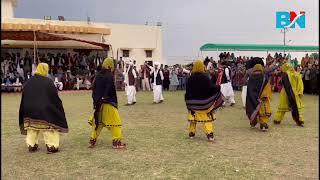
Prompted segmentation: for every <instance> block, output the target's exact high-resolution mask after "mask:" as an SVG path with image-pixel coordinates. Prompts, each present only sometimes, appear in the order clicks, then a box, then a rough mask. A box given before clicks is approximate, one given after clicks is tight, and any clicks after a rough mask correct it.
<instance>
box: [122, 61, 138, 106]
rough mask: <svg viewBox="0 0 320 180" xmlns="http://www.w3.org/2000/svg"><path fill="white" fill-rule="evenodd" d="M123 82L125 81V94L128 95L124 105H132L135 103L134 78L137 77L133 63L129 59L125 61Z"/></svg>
mask: <svg viewBox="0 0 320 180" xmlns="http://www.w3.org/2000/svg"><path fill="white" fill-rule="evenodd" d="M123 74H124V83H125V86H126V87H125V89H126V94H127V97H128V103H127V104H126V105H133V104H135V103H136V101H137V100H136V94H137V91H136V86H135V84H136V78H137V73H136V71H135V70H134V69H133V63H132V62H131V61H129V62H126V68H125V71H124V73H123Z"/></svg>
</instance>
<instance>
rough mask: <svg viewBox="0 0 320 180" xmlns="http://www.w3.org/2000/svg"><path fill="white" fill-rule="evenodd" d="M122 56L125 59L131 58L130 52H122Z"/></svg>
mask: <svg viewBox="0 0 320 180" xmlns="http://www.w3.org/2000/svg"><path fill="white" fill-rule="evenodd" d="M122 56H123V57H130V53H129V50H122Z"/></svg>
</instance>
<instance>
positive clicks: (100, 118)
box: [89, 58, 126, 149]
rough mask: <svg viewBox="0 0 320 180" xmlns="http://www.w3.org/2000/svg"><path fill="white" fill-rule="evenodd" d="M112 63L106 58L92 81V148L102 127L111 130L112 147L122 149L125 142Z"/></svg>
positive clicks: (90, 121) (124, 146)
mask: <svg viewBox="0 0 320 180" xmlns="http://www.w3.org/2000/svg"><path fill="white" fill-rule="evenodd" d="M113 70H114V63H113V60H112V58H106V59H105V60H104V62H103V64H102V70H101V71H100V72H98V74H97V75H96V77H95V80H94V82H93V87H92V99H93V105H94V109H95V113H94V116H93V118H90V119H89V124H90V125H91V126H92V132H91V137H90V142H89V143H90V146H89V148H93V147H94V146H95V144H96V141H97V138H98V136H99V135H100V132H101V130H102V129H103V127H107V128H108V129H109V130H111V135H112V148H114V149H123V148H126V144H123V143H122V142H121V139H122V130H121V125H122V123H121V119H120V115H119V112H118V99H117V92H116V88H115V85H114V78H113Z"/></svg>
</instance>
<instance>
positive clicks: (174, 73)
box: [170, 66, 179, 91]
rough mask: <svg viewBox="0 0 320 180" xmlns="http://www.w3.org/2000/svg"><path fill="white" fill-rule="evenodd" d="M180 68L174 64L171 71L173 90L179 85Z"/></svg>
mask: <svg viewBox="0 0 320 180" xmlns="http://www.w3.org/2000/svg"><path fill="white" fill-rule="evenodd" d="M177 74H178V69H177V68H176V66H173V69H172V70H171V72H170V86H171V90H173V91H176V90H177V87H178V86H179V80H178V75H177Z"/></svg>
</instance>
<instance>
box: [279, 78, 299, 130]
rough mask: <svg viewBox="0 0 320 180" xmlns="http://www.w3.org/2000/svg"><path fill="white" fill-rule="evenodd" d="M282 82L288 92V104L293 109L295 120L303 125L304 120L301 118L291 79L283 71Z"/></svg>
mask: <svg viewBox="0 0 320 180" xmlns="http://www.w3.org/2000/svg"><path fill="white" fill-rule="evenodd" d="M282 84H283V88H284V90H285V91H286V94H287V97H288V105H289V108H290V110H291V114H292V117H293V120H294V121H295V122H296V123H297V124H298V125H301V124H302V122H301V121H300V119H299V110H298V106H297V101H296V96H295V95H294V93H293V90H292V87H291V83H290V80H289V77H288V74H287V73H282Z"/></svg>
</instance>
